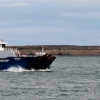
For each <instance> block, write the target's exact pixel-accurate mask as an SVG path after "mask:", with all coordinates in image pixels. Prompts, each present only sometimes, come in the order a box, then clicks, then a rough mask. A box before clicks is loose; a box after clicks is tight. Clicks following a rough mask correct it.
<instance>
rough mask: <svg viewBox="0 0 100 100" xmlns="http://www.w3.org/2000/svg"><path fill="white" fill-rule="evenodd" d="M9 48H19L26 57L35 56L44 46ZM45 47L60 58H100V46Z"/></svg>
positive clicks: (48, 52) (46, 50) (48, 51)
mask: <svg viewBox="0 0 100 100" xmlns="http://www.w3.org/2000/svg"><path fill="white" fill-rule="evenodd" d="M8 47H10V48H17V49H18V50H19V51H20V53H21V54H25V55H29V54H34V53H35V52H38V51H41V49H42V45H38V46H8ZM43 47H44V50H45V52H46V53H47V54H53V55H59V56H61V55H62V56H100V46H69V45H43Z"/></svg>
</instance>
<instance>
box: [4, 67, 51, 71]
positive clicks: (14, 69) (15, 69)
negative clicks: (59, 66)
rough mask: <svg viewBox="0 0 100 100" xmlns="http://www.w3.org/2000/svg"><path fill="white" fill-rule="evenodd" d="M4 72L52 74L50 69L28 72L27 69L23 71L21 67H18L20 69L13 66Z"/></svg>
mask: <svg viewBox="0 0 100 100" xmlns="http://www.w3.org/2000/svg"><path fill="white" fill-rule="evenodd" d="M3 71H7V72H30V71H33V72H51V70H50V69H40V70H34V69H31V70H27V69H23V68H22V67H21V66H18V67H14V66H11V67H10V68H8V69H6V70H3Z"/></svg>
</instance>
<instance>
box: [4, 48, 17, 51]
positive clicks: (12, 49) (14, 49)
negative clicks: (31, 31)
mask: <svg viewBox="0 0 100 100" xmlns="http://www.w3.org/2000/svg"><path fill="white" fill-rule="evenodd" d="M4 50H5V51H18V50H17V48H4Z"/></svg>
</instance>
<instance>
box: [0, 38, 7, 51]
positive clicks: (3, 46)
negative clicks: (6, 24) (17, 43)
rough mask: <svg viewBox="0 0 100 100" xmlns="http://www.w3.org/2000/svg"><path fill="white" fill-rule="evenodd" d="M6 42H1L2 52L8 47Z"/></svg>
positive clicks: (0, 48)
mask: <svg viewBox="0 0 100 100" xmlns="http://www.w3.org/2000/svg"><path fill="white" fill-rule="evenodd" d="M6 44H7V43H6V42H4V41H3V40H0V51H3V50H4V48H5V47H6Z"/></svg>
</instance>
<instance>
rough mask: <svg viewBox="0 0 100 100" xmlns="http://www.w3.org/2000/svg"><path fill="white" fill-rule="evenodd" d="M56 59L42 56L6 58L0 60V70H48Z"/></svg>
mask: <svg viewBox="0 0 100 100" xmlns="http://www.w3.org/2000/svg"><path fill="white" fill-rule="evenodd" d="M55 58H56V57H55V56H52V55H44V56H39V57H7V58H0V70H6V69H8V68H10V67H12V66H13V67H19V66H20V67H22V68H24V69H28V70H31V69H35V70H39V69H47V68H48V69H50V65H51V63H52V62H53V61H54V59H55Z"/></svg>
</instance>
